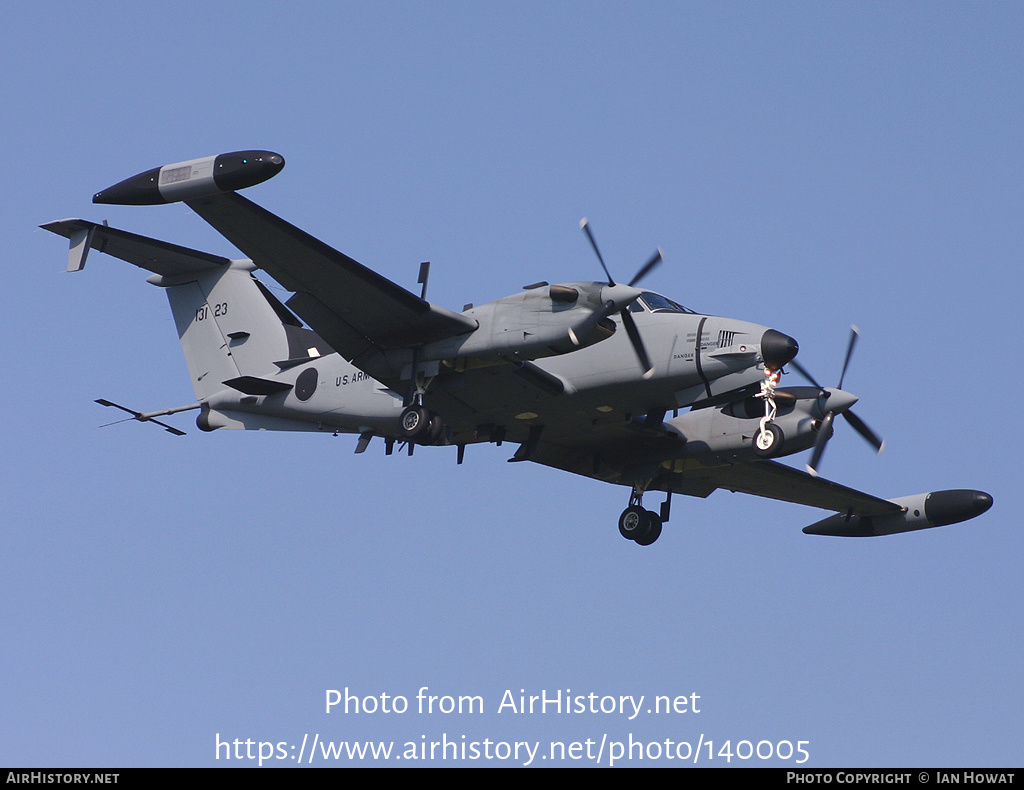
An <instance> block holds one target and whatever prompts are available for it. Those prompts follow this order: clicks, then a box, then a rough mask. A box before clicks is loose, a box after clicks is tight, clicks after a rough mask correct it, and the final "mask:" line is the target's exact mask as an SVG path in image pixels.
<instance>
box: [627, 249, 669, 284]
mask: <svg viewBox="0 0 1024 790" xmlns="http://www.w3.org/2000/svg"><path fill="white" fill-rule="evenodd" d="M663 258H664V256H663V255H662V253H661V247H658V250H657V252H655V253H654V255H652V256H651V259H650V260H649V261H647V263H645V264H644V265H643V267H642V268H641V269H640V271H638V272H637V273H636V274H635V275H634V276H633V279H632V280H630V281H629V284H630V285H636V284H637V283H638V282H640V281H641V280H642V279H644V277H646V276H647V275H648V274H650V273H651V269H653V268H654V267H655V266H657V265H658V264H659V263H661V261H662V259H663Z"/></svg>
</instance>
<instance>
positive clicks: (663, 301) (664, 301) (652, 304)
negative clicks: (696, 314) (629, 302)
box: [638, 291, 693, 313]
mask: <svg viewBox="0 0 1024 790" xmlns="http://www.w3.org/2000/svg"><path fill="white" fill-rule="evenodd" d="M638 301H642V302H643V303H644V304H645V305H646V306H647V309H648V310H650V311H651V312H652V313H693V310H689V309H687V308H685V307H683V306H682V305H681V304H677V303H675V302H673V301H672V300H671V299H669V298H668V297H665V296H662V295H661V294H656V293H652V292H651V291H647V292H646V293H644V294H643V295H642V296H641V297H640V299H639V300H638Z"/></svg>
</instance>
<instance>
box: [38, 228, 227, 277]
mask: <svg viewBox="0 0 1024 790" xmlns="http://www.w3.org/2000/svg"><path fill="white" fill-rule="evenodd" d="M39 227H41V228H42V229H43V230H48V231H50V232H51V233H56V234H57V235H58V236H63V237H64V238H66V239H70V240H71V251H70V253H69V260H68V271H80V270H81V269H82V268H84V266H85V258H86V256H87V255H88V253H89V250H90V249H95V250H98V251H99V252H105V253H107V255H113V256H114V257H115V258H120V259H121V260H122V261H127V262H128V263H131V264H134V265H135V266H138V267H140V268H142V269H148V270H149V271H151V272H153V273H154V274H160V275H163V276H164V277H175V276H178V275H182V274H193V273H196V272H202V271H207V270H209V269H217V268H219V267H223V266H228V265H229V264H230V263H231V261H230V260H229V259H228V258H222V257H221V256H219V255H211V254H210V253H208V252H200V251H199V250H192V249H189V248H188V247H180V246H178V245H177V244H171V243H170V242H167V241H160V240H159V239H151V238H149V237H148V236H140V235H139V234H137V233H129V232H128V231H126V230H118V229H117V228H111V227H109V226H107V225H100V224H99V223H96V222H89V221H88V220H84V219H59V220H55V221H54V222H47V223H46V224H45V225H40V226H39Z"/></svg>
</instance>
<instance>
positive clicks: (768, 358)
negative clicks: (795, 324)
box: [761, 329, 800, 370]
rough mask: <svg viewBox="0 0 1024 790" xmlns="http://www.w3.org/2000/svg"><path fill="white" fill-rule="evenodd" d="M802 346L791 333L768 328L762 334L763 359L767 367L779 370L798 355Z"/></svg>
mask: <svg viewBox="0 0 1024 790" xmlns="http://www.w3.org/2000/svg"><path fill="white" fill-rule="evenodd" d="M799 350H800V346H799V345H797V342H796V341H795V340H794V339H793V338H791V337H790V336H789V335H784V334H782V332H777V331H775V330H774V329H766V330H765V332H764V334H763V335H761V359H763V360H764V364H765V367H768V368H771V369H772V370H778V369H779V368H781V367H782V366H783V365H785V364H786V363H787V362H789V361H790V360H792V359H793V357H795V356H796V352H797V351H799Z"/></svg>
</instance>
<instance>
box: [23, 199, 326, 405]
mask: <svg viewBox="0 0 1024 790" xmlns="http://www.w3.org/2000/svg"><path fill="white" fill-rule="evenodd" d="M42 227H43V228H45V229H46V230H49V231H52V232H53V233H57V234H58V235H61V236H64V237H65V238H69V239H71V249H72V251H71V254H72V255H73V256H76V258H77V260H76V263H77V264H78V265H77V266H75V267H69V268H73V269H74V270H79V269H81V268H83V267H84V264H85V255H86V253H87V252H88V249H87V247H88V246H92V247H94V248H96V249H99V250H101V251H103V252H106V253H108V254H110V255H113V256H115V257H117V258H121V259H122V260H125V261H128V262H129V263H133V264H135V265H136V266H140V267H142V268H144V269H148V270H149V271H151V272H153V275H154V276H152V277H150V278H148V282H150V283H152V284H154V285H158V286H160V287H163V288H166V289H167V298H168V300H169V301H170V304H171V312H172V313H173V314H174V322H175V325H176V326H177V329H178V337H179V338H180V339H181V347H182V350H183V351H184V352H185V361H186V362H187V363H188V369H189V373H190V376H191V379H192V386H193V387H194V389H195V392H196V397H197V398H198V399H199V400H201V401H202V400H205V399H206V398H208V397H210V396H211V395H213V394H214V393H216V392H219V391H221V390H223V389H224V388H225V386H228V387H234V388H235V389H238V390H240V391H242V392H249V391H250V390H255V391H256V392H255V393H254V394H266V392H262V391H261V390H268V388H269V390H270V391H272V390H273V388H274V386H275V384H276V382H274V381H272V380H271V379H270V378H269V377H273V376H274V374H276V373H278V372H279V371H281V370H283V369H285V368H288V367H291V366H292V365H295V364H298V363H300V362H303V361H305V360H308V359H310V358H311V357H318V356H323V355H326V354H328V353H330V352H331V349H330V348H328V347H327V345H326V344H325V343H324V342H323V340H321V339H320V337H319V336H318V335H317V334H316V333H315V332H313V331H311V330H309V329H305V328H304V327H303V326H302V324H301V322H300V321H299V320H298V319H297V318H296V317H295V316H294V315H292V313H291V312H290V311H289V310H288V308H287V307H285V306H284V305H283V304H282V303H281V302H280V301H279V300H278V299H277V298H276V297H274V295H273V294H272V293H271V292H270V291H269V290H267V288H266V286H264V285H263V284H262V283H260V282H259V281H258V280H257V279H256V278H255V277H253V276H252V272H253V271H254V270H255V268H256V267H255V265H254V264H253V263H252V262H251V261H248V260H237V261H232V260H228V259H227V258H221V257H219V256H216V255H210V254H208V253H204V252H199V251H198V250H191V249H188V248H187V247H179V246H178V245H174V244H169V243H168V242H163V241H158V240H157V239H151V238H147V237H146V236H139V235H138V234H134V233H129V232H127V231H123V230H118V229H116V228H111V227H107V226H105V225H98V224H96V223H93V222H87V221H85V220H80V219H71V220H60V221H57V222H50V223H48V224H46V225H43V226H42ZM265 377H266V378H265Z"/></svg>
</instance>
